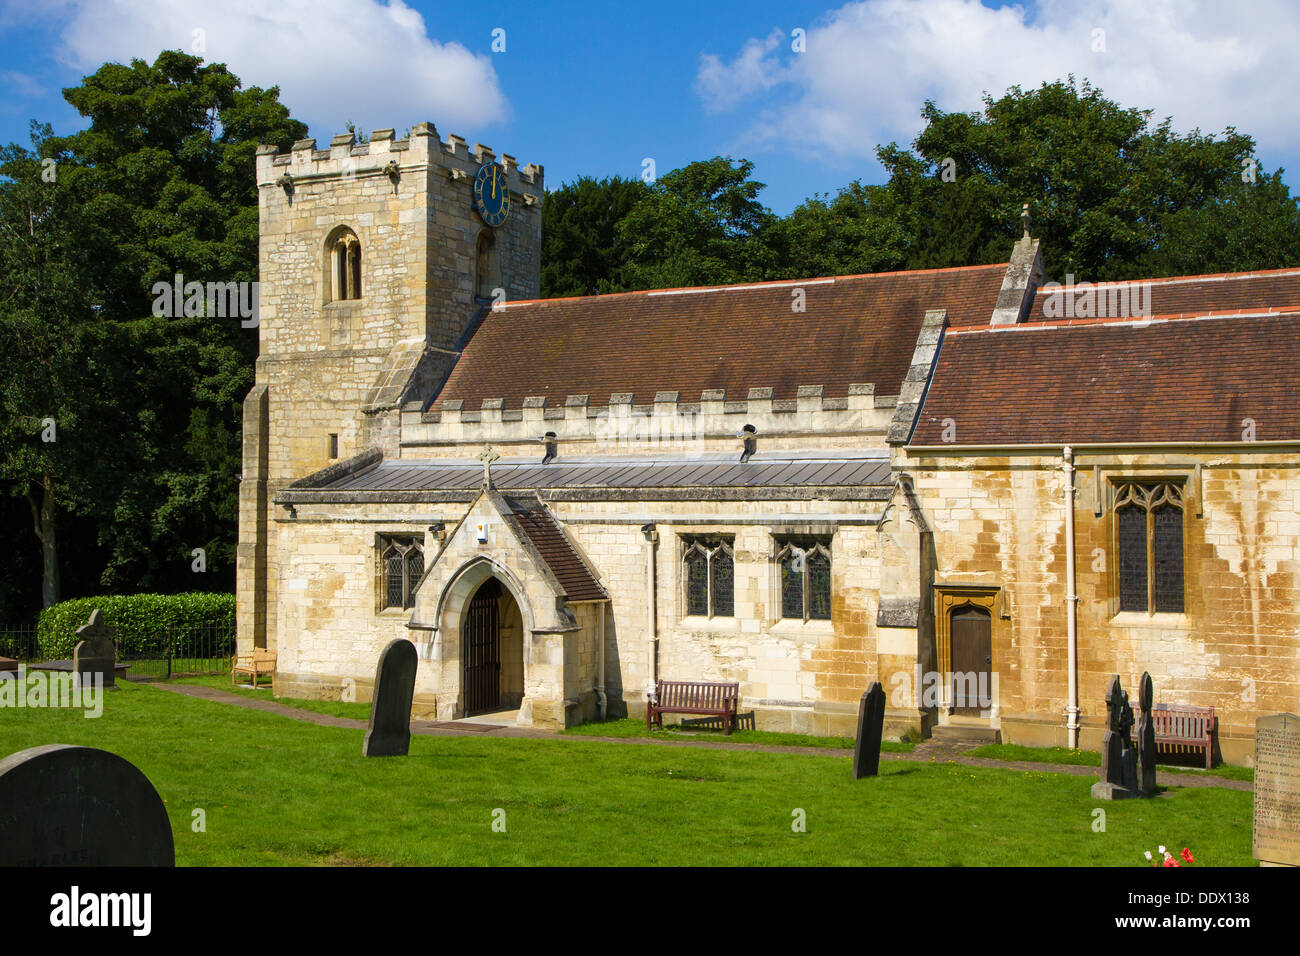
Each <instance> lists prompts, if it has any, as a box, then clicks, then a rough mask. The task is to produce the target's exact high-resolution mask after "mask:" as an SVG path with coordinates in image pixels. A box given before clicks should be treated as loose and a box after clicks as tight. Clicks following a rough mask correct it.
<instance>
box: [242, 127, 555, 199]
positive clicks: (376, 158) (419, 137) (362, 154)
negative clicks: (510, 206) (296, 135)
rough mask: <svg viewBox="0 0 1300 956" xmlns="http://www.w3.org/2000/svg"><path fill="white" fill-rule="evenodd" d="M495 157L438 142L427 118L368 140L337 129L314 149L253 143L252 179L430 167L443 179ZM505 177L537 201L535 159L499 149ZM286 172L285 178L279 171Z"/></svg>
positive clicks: (477, 148) (458, 143) (462, 144)
mask: <svg viewBox="0 0 1300 956" xmlns="http://www.w3.org/2000/svg"><path fill="white" fill-rule="evenodd" d="M496 160H497V155H496V153H495V152H494V151H493V150H492V149H491V148H490V147H487V146H484V145H483V144H482V143H476V144H475V145H474V148H473V149H469V148H468V144H467V143H466V141H465V139H464V138H463V137H460V136H456V135H455V134H452V135H451V136H448V137H447V140H446V141H445V142H444V141H443V140H441V139H439V136H438V130H437V129H436V128H435V127H434V125H433V124H432V123H416V124H415V125H414V126H413V127H411V131H410V135H409V136H408V137H407V138H406V139H396V138H395V135H394V131H393V130H392V129H377V130H375V131H374V132H373V133H371V134H370V141H369V142H366V143H358V142H357V141H356V137H355V135H353V134H352V133H340V134H339V135H337V136H335V137H333V138H332V139H331V140H330V145H329V148H328V149H317V148H316V140H314V139H300V140H298V141H297V142H295V143H294V144H293V147H292V149H290V151H289V152H287V153H277V152H276V149H275V147H274V146H266V145H262V146H259V147H258V148H257V185H258V186H259V188H260V187H270V186H276V185H280V186H285V185H287V184H288V183H299V182H310V181H311V180H317V179H335V178H343V177H345V176H351V177H356V178H360V177H369V176H390V177H391V176H393V175H394V174H395V175H396V176H397V177H399V178H400V176H401V174H402V173H403V172H407V171H411V172H414V171H419V170H426V169H430V168H433V169H435V170H440V171H442V173H443V174H444V175H446V176H447V178H448V179H451V180H461V179H472V178H473V176H474V174H475V172H477V171H478V168H479V166H481V165H482V164H483V163H486V162H492V161H496ZM500 163H501V165H502V166H504V167H505V170H506V181H507V183H508V184H509V186H510V188H511V190H512V191H514V192H516V193H517V194H519V196H521V197H522V199H523V202H524V204H525V205H534V204H535V203H537V202H540V200H541V198H542V195H543V193H544V191H545V190H544V182H543V180H544V170H543V168H542V167H541V166H540V165H538V164H536V163H529V164H528V165H526V166H520V165H519V162H518V160H516V159H515V157H513V156H511V155H509V154H508V153H503V154H501V157H500ZM286 176H287V177H288V179H287V180H285V179H284V178H283V177H286Z"/></svg>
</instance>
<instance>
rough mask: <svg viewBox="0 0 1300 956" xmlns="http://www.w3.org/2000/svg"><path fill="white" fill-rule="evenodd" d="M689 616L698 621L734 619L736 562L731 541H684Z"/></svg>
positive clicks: (689, 538) (692, 538) (684, 565)
mask: <svg viewBox="0 0 1300 956" xmlns="http://www.w3.org/2000/svg"><path fill="white" fill-rule="evenodd" d="M682 543H683V544H684V545H685V549H684V550H683V552H682V564H683V571H684V578H685V580H684V585H685V591H686V602H685V603H686V613H687V614H688V615H692V616H698V617H734V616H735V613H736V590H735V574H736V559H735V552H734V551H733V550H732V545H731V539H726V538H708V537H683V538H682Z"/></svg>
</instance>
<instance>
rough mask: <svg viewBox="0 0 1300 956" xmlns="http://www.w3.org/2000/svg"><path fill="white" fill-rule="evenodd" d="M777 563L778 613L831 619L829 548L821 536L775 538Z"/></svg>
mask: <svg viewBox="0 0 1300 956" xmlns="http://www.w3.org/2000/svg"><path fill="white" fill-rule="evenodd" d="M776 565H777V569H778V578H779V581H778V583H779V587H780V592H781V617H783V618H788V619H793V620H797V621H829V620H830V619H831V550H830V540H829V539H824V538H784V539H780V540H778V541H777V552H776Z"/></svg>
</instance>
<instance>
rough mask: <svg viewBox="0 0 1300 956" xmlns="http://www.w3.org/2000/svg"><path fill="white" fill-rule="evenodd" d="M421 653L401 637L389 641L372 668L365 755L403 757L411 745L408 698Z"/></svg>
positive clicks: (409, 697)
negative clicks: (373, 677)
mask: <svg viewBox="0 0 1300 956" xmlns="http://www.w3.org/2000/svg"><path fill="white" fill-rule="evenodd" d="M419 659H420V656H419V654H417V653H416V650H415V645H414V644H412V643H411V642H410V641H408V640H407V639H406V638H404V637H399V638H397V639H396V640H393V641H390V642H389V643H388V646H387V647H385V648H384V651H383V653H382V654H380V655H379V666H378V667H376V668H375V695H374V699H373V700H372V701H371V703H370V727H369V729H368V730H367V731H366V740H365V743H364V744H363V745H362V747H361V752H362V753H363V754H365V755H366V756H367V757H405V756H406V754H407V751H409V750H410V749H411V700H412V699H413V698H414V697H415V666H416V664H417V663H418V662H419Z"/></svg>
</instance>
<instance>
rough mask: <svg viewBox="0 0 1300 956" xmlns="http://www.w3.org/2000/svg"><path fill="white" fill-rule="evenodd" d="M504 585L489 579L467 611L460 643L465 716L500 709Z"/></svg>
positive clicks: (476, 593) (494, 579)
mask: <svg viewBox="0 0 1300 956" xmlns="http://www.w3.org/2000/svg"><path fill="white" fill-rule="evenodd" d="M500 600H501V583H500V582H499V581H497V579H496V578H489V579H488V580H486V581H484V582H483V585H482V587H480V588H479V589H478V591H476V592H475V594H474V597H473V599H472V600H471V601H470V602H469V608H468V609H467V610H466V612H465V624H464V628H463V638H462V641H461V659H462V661H463V662H464V665H463V674H464V684H463V686H462V690H463V693H462V698H463V700H464V703H465V716H466V717H469V716H471V715H472V714H481V713H483V712H484V711H487V710H495V709H497V708H499V707H500V706H501V615H500Z"/></svg>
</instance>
